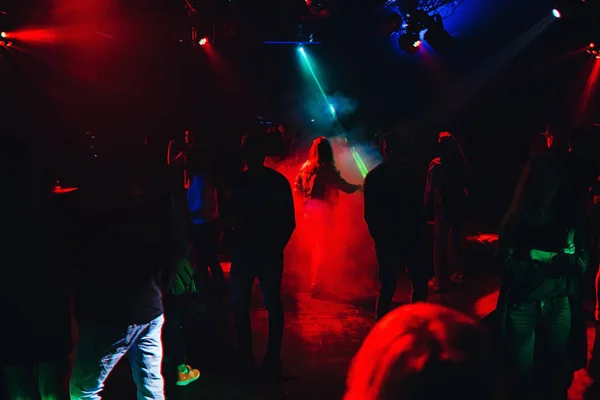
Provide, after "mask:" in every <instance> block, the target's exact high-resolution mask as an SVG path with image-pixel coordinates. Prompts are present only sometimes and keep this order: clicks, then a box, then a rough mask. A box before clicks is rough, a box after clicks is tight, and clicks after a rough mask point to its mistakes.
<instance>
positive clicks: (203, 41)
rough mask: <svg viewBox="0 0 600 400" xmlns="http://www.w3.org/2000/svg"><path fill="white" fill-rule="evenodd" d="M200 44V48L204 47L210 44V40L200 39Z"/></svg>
mask: <svg viewBox="0 0 600 400" xmlns="http://www.w3.org/2000/svg"><path fill="white" fill-rule="evenodd" d="M198 43H199V44H200V46H204V45H205V44H208V39H207V38H202V39H200V41H199V42H198Z"/></svg>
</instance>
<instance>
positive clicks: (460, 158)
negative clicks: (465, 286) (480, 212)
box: [424, 132, 469, 291]
mask: <svg viewBox="0 0 600 400" xmlns="http://www.w3.org/2000/svg"><path fill="white" fill-rule="evenodd" d="M437 148H438V157H436V158H434V159H433V160H431V163H430V164H429V172H428V175H427V185H426V186H425V196H424V201H425V209H426V211H427V214H428V215H431V214H433V223H434V226H433V265H434V278H433V279H432V280H431V281H430V282H429V285H430V286H431V287H432V288H433V289H434V290H436V291H437V290H443V289H445V288H446V287H447V285H448V283H449V281H454V282H456V283H462V279H463V272H462V257H461V255H462V252H461V250H462V243H461V239H462V225H463V220H464V215H465V211H466V206H467V200H468V197H469V192H468V190H467V166H468V164H467V159H466V157H465V155H464V153H463V151H462V149H461V147H460V144H459V143H458V141H457V140H456V138H455V137H454V136H453V135H452V134H450V133H449V132H442V133H440V134H439V135H438V140H437ZM448 239H450V240H451V242H452V250H453V253H454V264H455V265H454V270H455V271H454V274H452V275H451V274H450V273H449V272H450V271H449V268H448Z"/></svg>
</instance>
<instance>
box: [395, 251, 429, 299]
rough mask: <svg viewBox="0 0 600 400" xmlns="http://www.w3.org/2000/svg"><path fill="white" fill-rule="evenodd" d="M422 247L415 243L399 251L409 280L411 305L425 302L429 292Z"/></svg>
mask: <svg viewBox="0 0 600 400" xmlns="http://www.w3.org/2000/svg"><path fill="white" fill-rule="evenodd" d="M422 246H423V245H422V244H418V243H416V244H415V245H414V246H412V247H410V248H406V249H403V250H401V251H402V252H403V253H404V257H403V258H404V260H405V261H404V263H403V264H404V265H405V269H406V272H407V274H408V279H410V286H411V297H410V302H411V303H418V302H420V301H426V300H427V296H428V295H429V291H428V290H427V278H428V277H427V275H428V274H427V270H426V269H425V262H424V256H423V247H422Z"/></svg>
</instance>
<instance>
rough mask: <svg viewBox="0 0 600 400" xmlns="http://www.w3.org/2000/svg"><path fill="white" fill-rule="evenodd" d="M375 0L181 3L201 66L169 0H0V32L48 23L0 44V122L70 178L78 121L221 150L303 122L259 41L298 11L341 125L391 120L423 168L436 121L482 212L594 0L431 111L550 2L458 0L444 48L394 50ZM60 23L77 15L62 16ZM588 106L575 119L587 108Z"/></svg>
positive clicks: (503, 193)
mask: <svg viewBox="0 0 600 400" xmlns="http://www.w3.org/2000/svg"><path fill="white" fill-rule="evenodd" d="M383 3H384V2H383V1H379V2H376V1H373V2H369V1H364V0H363V1H356V0H345V1H341V2H340V3H339V7H338V8H337V10H336V11H335V12H334V13H332V15H331V17H328V18H316V19H315V18H314V17H311V14H310V12H309V11H308V9H307V8H306V6H305V4H304V2H303V1H302V0H287V1H276V0H244V1H239V2H237V3H236V2H235V1H231V2H229V1H226V0H224V1H219V0H214V1H199V2H195V4H199V5H200V7H201V12H200V14H201V15H202V18H201V20H202V21H203V25H202V28H201V29H202V32H199V34H200V35H201V36H210V37H212V27H213V26H216V27H217V29H216V36H215V39H216V41H215V43H213V48H214V52H215V53H216V54H217V55H218V57H219V59H220V64H219V66H216V64H215V63H214V60H212V61H211V58H210V57H208V56H207V54H206V52H205V51H203V49H201V48H197V47H192V46H191V45H190V44H189V43H187V42H185V41H187V40H188V38H189V26H190V25H189V18H188V16H187V13H186V11H185V8H184V5H185V3H184V1H175V0H171V1H169V0H135V1H124V0H102V1H101V0H86V1H84V0H63V1H44V0H31V1H27V0H25V1H0V9H1V10H4V11H6V12H7V13H8V14H7V15H5V16H3V17H2V18H1V19H0V25H1V26H0V29H1V30H6V31H10V30H18V29H23V30H27V29H33V28H38V27H41V28H44V29H46V28H48V27H51V28H57V27H60V29H59V30H60V32H61V34H60V35H57V37H56V39H55V40H53V41H52V42H35V43H34V42H31V43H25V42H23V43H22V48H23V49H25V50H26V51H24V52H19V54H18V57H17V56H15V55H14V54H12V53H11V54H10V55H9V54H8V53H5V54H3V55H2V58H0V71H1V74H2V75H1V86H0V90H1V92H2V94H1V96H0V110H2V111H1V113H2V124H1V125H0V126H1V127H0V129H2V131H4V132H12V133H17V134H19V135H27V136H30V137H31V138H32V140H37V141H40V142H41V143H44V146H45V148H47V150H48V153H49V154H51V155H52V158H53V159H54V161H53V162H52V168H55V169H56V171H57V172H56V175H57V179H59V178H60V179H61V180H62V181H66V182H69V181H70V182H73V184H77V181H78V180H80V179H82V178H81V176H79V174H78V171H79V169H78V168H77V165H78V163H79V162H80V161H81V159H87V158H89V157H90V154H89V153H90V152H89V144H90V143H89V135H85V132H93V134H94V136H95V138H96V142H95V146H97V148H98V150H97V151H98V154H99V155H100V156H103V155H105V154H107V153H111V152H114V151H117V150H118V149H122V148H124V147H127V146H129V145H130V144H133V143H135V144H137V143H142V140H143V138H144V137H148V138H149V139H150V141H151V143H152V144H153V145H154V146H155V147H156V148H157V149H160V151H163V150H164V148H165V146H166V143H167V141H168V139H170V138H175V137H178V136H180V135H181V133H182V131H183V130H185V129H194V130H197V131H199V132H201V134H202V135H203V137H205V138H206V141H207V142H209V143H211V144H212V145H214V146H215V149H220V150H215V151H221V152H222V154H223V160H232V159H233V156H231V155H229V156H228V155H227V154H228V153H229V152H231V151H232V149H235V148H236V147H237V145H238V143H239V138H240V136H241V135H242V134H243V133H244V132H245V131H247V130H248V129H251V128H252V127H253V126H255V124H256V117H257V115H261V116H264V117H265V118H266V119H267V120H271V121H274V122H278V121H289V122H290V123H291V124H292V125H293V126H295V127H296V130H297V132H300V133H302V135H304V136H305V137H306V138H307V139H308V138H310V137H313V136H314V135H315V134H318V133H319V132H315V131H314V130H312V129H311V125H310V123H309V122H308V121H309V119H310V115H306V113H305V112H304V109H305V108H304V107H303V104H304V103H305V102H306V93H307V91H310V90H313V89H308V88H307V81H306V79H305V78H302V77H301V67H300V63H299V62H298V54H297V51H296V49H295V46H273V45H271V46H269V45H263V44H262V41H264V40H295V39H296V37H297V33H298V28H297V27H298V24H303V26H304V32H305V33H306V32H314V37H315V39H316V40H319V41H321V42H322V43H323V44H322V45H319V46H311V47H310V48H309V51H310V55H311V58H312V59H314V60H315V64H316V65H317V66H318V72H319V76H320V79H321V80H322V82H323V83H324V84H325V86H326V90H327V92H328V93H329V94H331V93H334V92H336V93H341V94H343V96H345V97H346V98H349V99H352V100H353V101H354V102H355V103H356V104H357V108H356V110H355V112H354V113H353V115H352V118H351V119H349V120H348V121H347V123H346V128H347V129H349V130H350V131H351V132H353V136H354V137H353V138H352V139H354V140H355V142H357V143H358V142H364V141H366V142H369V141H371V140H372V139H373V137H374V136H375V134H376V133H378V132H382V131H387V130H392V129H395V130H400V131H402V132H403V133H406V134H409V135H411V136H412V137H413V138H414V139H415V142H416V143H417V154H418V156H419V160H420V162H421V163H422V165H423V168H426V165H427V163H428V160H429V159H430V158H431V157H432V155H433V154H432V146H433V144H434V143H435V137H436V134H437V132H439V131H440V130H450V131H452V132H453V133H455V135H456V136H457V137H459V138H460V139H461V141H462V142H463V145H464V147H465V152H466V154H467V157H468V158H469V159H470V162H471V165H472V166H473V168H472V169H473V171H474V174H473V175H474V176H473V182H474V183H473V187H472V196H473V197H474V199H475V200H476V202H477V204H478V207H477V209H478V211H477V214H478V217H481V218H487V219H489V221H490V224H492V225H493V224H495V221H497V220H498V218H499V215H501V214H502V213H503V212H504V210H505V209H506V203H507V202H508V201H509V199H510V196H511V194H512V188H513V186H514V180H515V179H516V176H517V175H518V173H519V170H520V165H521V164H522V163H523V162H524V161H525V160H526V158H527V155H528V152H529V147H530V144H531V142H532V140H540V135H539V132H541V131H543V130H544V126H545V124H546V123H547V122H549V121H551V120H555V119H556V118H557V116H560V119H563V120H569V121H570V122H571V121H573V120H572V118H571V116H572V115H573V113H574V111H575V108H576V106H577V104H578V102H579V98H580V97H581V93H582V91H583V87H584V84H585V81H586V80H587V78H588V75H589V71H590V69H591V63H592V60H591V57H589V56H588V55H587V54H585V53H581V54H577V55H572V56H567V55H568V54H569V53H572V52H574V51H575V50H577V49H580V48H582V47H584V46H585V45H586V44H588V43H589V42H591V41H594V40H598V41H600V34H599V32H598V30H599V28H598V27H599V26H600V18H599V13H598V12H597V9H598V7H597V4H596V6H595V5H594V4H590V5H589V7H588V8H587V10H586V12H583V13H580V14H578V15H576V16H573V17H571V18H564V19H561V20H556V21H554V22H553V23H552V24H551V26H550V27H549V28H548V29H546V30H545V31H544V32H543V33H542V34H541V35H539V36H538V37H537V38H536V39H535V40H533V41H532V42H531V43H529V44H528V45H527V46H526V47H525V49H524V51H522V52H520V53H519V55H518V56H517V57H516V58H515V59H513V60H511V61H510V62H508V63H507V65H506V66H505V67H502V68H501V69H500V71H499V72H498V73H497V74H494V75H493V76H492V77H491V79H489V80H487V81H486V82H485V83H486V84H485V85H480V86H481V87H479V86H478V87H477V89H478V90H477V91H476V92H475V95H473V96H471V97H469V98H468V99H466V100H463V101H464V104H463V105H462V106H461V107H459V108H457V109H456V110H453V112H452V113H449V114H448V115H445V116H444V117H443V118H442V117H439V116H436V115H430V113H433V111H431V112H430V111H428V110H430V109H432V105H434V104H436V102H437V101H439V99H440V98H443V97H444V96H447V95H448V93H450V94H452V93H453V92H451V91H449V89H450V88H452V87H453V86H452V85H453V84H454V83H456V82H457V81H464V80H465V79H466V82H468V78H469V76H470V75H472V74H474V73H475V72H477V71H481V70H482V69H483V68H484V67H483V66H484V65H485V62H486V60H490V59H493V58H494V57H495V56H496V55H497V54H498V53H501V51H502V50H503V49H505V48H506V47H507V46H508V45H509V44H511V43H513V42H514V41H515V40H517V39H518V38H519V37H521V36H522V35H523V34H524V33H525V32H526V31H527V30H528V29H530V28H531V27H532V26H534V25H535V24H536V23H538V22H539V21H541V20H542V19H544V18H547V17H548V16H549V14H550V11H551V9H552V7H553V3H554V2H553V1H542V0H530V1H527V2H523V1H518V0H488V1H485V2H481V1H476V0H465V1H464V2H463V4H462V5H461V6H459V7H458V8H457V10H456V12H455V14H454V15H452V16H451V17H449V18H448V19H447V20H446V22H445V25H446V28H447V29H448V31H450V32H451V33H453V34H454V35H455V36H456V37H457V39H458V46H457V48H456V49H455V50H454V51H453V52H451V53H450V54H447V55H446V56H443V57H442V56H439V55H436V54H435V53H434V52H433V51H432V50H431V49H429V48H427V46H425V49H424V50H426V54H425V55H423V54H420V55H416V56H407V55H404V54H403V53H402V52H401V51H400V50H399V48H398V45H397V43H396V38H395V37H392V38H387V37H384V36H382V35H381V34H380V24H381V20H382V18H383V17H384V16H385V14H386V12H389V10H387V11H386V10H384V9H383V7H382V6H383ZM524 3H526V4H524ZM589 3H593V2H589ZM596 3H597V2H596ZM73 24H76V25H78V27H77V28H73V29H70V30H65V29H64V28H63V27H65V26H71V25H73ZM79 25H82V26H79ZM95 30H97V31H101V32H105V33H108V34H110V35H111V36H112V37H113V39H112V40H111V39H106V38H104V37H101V36H98V35H96V34H95V33H94V31H95ZM179 40H184V43H179ZM468 86H469V85H468V84H466V85H465V87H466V88H468ZM456 95H457V96H459V95H460V91H459V92H457V93H456ZM597 97H598V96H596V99H597ZM458 100H459V99H457V101H458ZM461 100H462V99H461ZM592 100H593V99H592ZM596 104H597V102H596V103H593V105H590V106H589V108H590V110H591V113H590V114H589V115H588V116H587V117H586V118H585V119H584V120H579V121H578V122H580V123H582V124H584V125H585V126H590V125H591V123H592V122H600V111H599V108H598V107H597V105H596ZM596 136H597V135H596ZM157 151H158V150H157ZM225 163H226V164H227V163H229V161H225ZM236 167H237V164H236Z"/></svg>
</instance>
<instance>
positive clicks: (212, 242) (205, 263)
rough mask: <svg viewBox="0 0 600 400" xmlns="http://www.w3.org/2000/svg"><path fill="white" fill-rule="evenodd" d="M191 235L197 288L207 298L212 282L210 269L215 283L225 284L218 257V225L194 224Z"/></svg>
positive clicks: (214, 222)
mask: <svg viewBox="0 0 600 400" xmlns="http://www.w3.org/2000/svg"><path fill="white" fill-rule="evenodd" d="M191 233H192V243H193V246H194V253H195V256H196V270H197V272H196V287H197V288H198V290H199V292H200V294H201V295H203V296H205V295H206V293H207V290H208V285H209V282H210V277H209V275H208V270H209V269H210V273H211V276H212V279H213V281H214V283H217V284H218V285H222V284H223V282H224V275H223V268H222V267H221V264H220V262H219V256H218V255H217V245H218V231H217V223H216V221H212V222H207V223H204V224H193V225H192V228H191Z"/></svg>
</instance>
